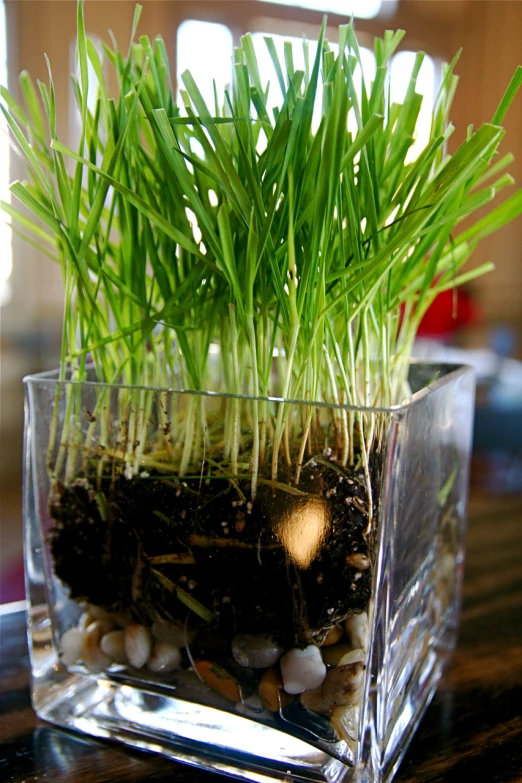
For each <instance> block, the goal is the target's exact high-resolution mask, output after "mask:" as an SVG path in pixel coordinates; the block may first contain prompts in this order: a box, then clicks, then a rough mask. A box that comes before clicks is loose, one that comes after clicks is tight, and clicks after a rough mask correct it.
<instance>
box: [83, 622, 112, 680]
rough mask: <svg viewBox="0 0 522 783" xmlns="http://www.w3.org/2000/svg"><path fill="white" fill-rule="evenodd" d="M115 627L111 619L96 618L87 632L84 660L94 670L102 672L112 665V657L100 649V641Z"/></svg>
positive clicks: (84, 642) (84, 644) (84, 643)
mask: <svg viewBox="0 0 522 783" xmlns="http://www.w3.org/2000/svg"><path fill="white" fill-rule="evenodd" d="M113 628H114V625H113V624H112V623H111V622H110V621H109V620H95V621H94V622H93V623H91V624H90V625H89V627H88V628H87V631H86V632H85V637H84V641H83V647H82V660H83V662H84V664H85V665H86V666H87V668H88V669H90V670H91V671H93V672H100V671H102V670H103V669H106V668H107V666H110V665H111V659H110V658H109V657H108V656H107V655H105V653H103V652H102V651H101V649H100V642H101V640H102V637H103V636H105V634H107V633H109V632H110V631H112V629H113Z"/></svg>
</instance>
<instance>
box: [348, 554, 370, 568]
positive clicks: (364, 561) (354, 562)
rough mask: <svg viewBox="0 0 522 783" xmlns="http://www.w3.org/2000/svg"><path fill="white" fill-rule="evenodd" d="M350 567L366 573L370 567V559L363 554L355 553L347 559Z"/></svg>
mask: <svg viewBox="0 0 522 783" xmlns="http://www.w3.org/2000/svg"><path fill="white" fill-rule="evenodd" d="M346 562H347V564H348V565H351V566H353V567H354V568H357V569H358V570H359V571H366V569H367V568H369V567H370V558H369V557H366V555H363V554H362V553H361V552H353V554H351V555H348V557H347V558H346Z"/></svg>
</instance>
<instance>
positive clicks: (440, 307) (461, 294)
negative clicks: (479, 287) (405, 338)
mask: <svg viewBox="0 0 522 783" xmlns="http://www.w3.org/2000/svg"><path fill="white" fill-rule="evenodd" d="M455 297H456V301H455ZM454 316H455V317H454ZM477 317H478V308H477V306H476V304H475V303H474V302H473V300H472V299H471V297H470V296H469V294H467V293H466V291H464V289H462V288H457V291H456V293H455V292H454V291H453V290H449V291H443V292H442V293H440V294H439V295H438V296H437V297H436V298H435V300H434V301H433V302H432V304H431V305H430V307H428V309H427V311H426V313H425V314H424V317H423V319H422V321H421V322H420V326H419V331H418V335H419V337H434V338H438V339H440V338H442V337H451V335H453V334H454V333H455V332H456V331H457V330H458V329H459V328H460V327H461V326H464V325H465V324H469V323H472V322H473V321H476V320H477Z"/></svg>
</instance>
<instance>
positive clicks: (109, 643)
mask: <svg viewBox="0 0 522 783" xmlns="http://www.w3.org/2000/svg"><path fill="white" fill-rule="evenodd" d="M100 650H101V651H102V653H104V654H105V655H107V657H108V658H110V659H111V661H116V663H127V656H126V655H125V631H121V630H119V631H109V633H106V634H105V636H102V638H101V641H100Z"/></svg>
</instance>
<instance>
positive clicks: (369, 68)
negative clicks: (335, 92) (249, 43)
mask: <svg viewBox="0 0 522 783" xmlns="http://www.w3.org/2000/svg"><path fill="white" fill-rule="evenodd" d="M266 35H267V34H266V33H254V34H253V36H252V37H253V39H254V46H255V49H256V55H257V62H258V65H259V73H260V76H261V81H262V82H263V83H269V84H270V87H269V92H268V105H269V107H273V106H278V105H280V103H281V91H280V88H279V83H278V81H277V77H276V72H275V68H274V64H273V62H272V58H271V57H270V53H269V51H268V48H267V46H266V42H265V40H264V39H265V37H266ZM269 37H270V38H272V40H273V41H274V45H275V48H276V51H277V55H278V57H279V60H280V61H281V63H284V61H285V55H284V44H285V41H289V42H290V43H291V44H292V47H293V60H294V66H295V69H296V70H304V67H305V60H304V49H303V40H302V38H296V37H291V36H283V35H270V36H269ZM330 47H331V49H332V51H334V52H335V53H336V55H337V54H338V52H339V46H338V45H337V44H336V43H331V44H330ZM308 50H309V54H308V57H309V63H310V69H311V68H312V64H313V60H314V57H315V55H316V52H317V40H315V41H308ZM361 60H362V63H363V73H361V69H360V68H359V67H357V69H356V71H355V74H354V82H355V84H356V86H357V85H358V86H359V94H360V91H361V77H362V76H363V75H364V79H365V82H366V84H367V86H368V87H369V86H370V83H371V80H372V79H373V77H374V74H375V56H374V54H373V52H372V51H371V50H370V49H366V48H361ZM317 95H318V100H317V101H316V106H315V111H314V117H313V121H312V129H313V130H316V129H317V127H318V126H319V122H320V120H321V99H322V85H321V83H319V85H318V90H317ZM350 120H351V118H350ZM353 121H355V118H353ZM349 127H350V130H356V126H354V127H352V121H350V122H349Z"/></svg>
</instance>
